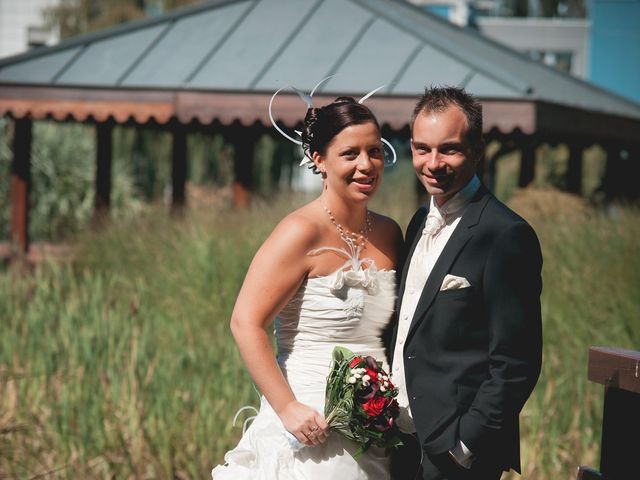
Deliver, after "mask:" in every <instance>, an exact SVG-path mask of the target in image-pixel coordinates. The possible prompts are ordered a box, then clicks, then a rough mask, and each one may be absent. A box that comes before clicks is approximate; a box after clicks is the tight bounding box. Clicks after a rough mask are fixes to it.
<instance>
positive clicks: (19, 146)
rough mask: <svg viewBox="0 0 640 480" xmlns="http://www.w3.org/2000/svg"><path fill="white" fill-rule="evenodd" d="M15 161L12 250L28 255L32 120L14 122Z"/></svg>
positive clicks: (12, 195) (12, 185)
mask: <svg viewBox="0 0 640 480" xmlns="http://www.w3.org/2000/svg"><path fill="white" fill-rule="evenodd" d="M13 125H14V127H13V161H12V163H11V243H12V250H14V251H17V252H18V253H19V255H26V253H27V251H28V250H29V192H30V191H31V140H32V132H31V129H32V121H31V119H29V118H20V119H16V120H14V122H13Z"/></svg>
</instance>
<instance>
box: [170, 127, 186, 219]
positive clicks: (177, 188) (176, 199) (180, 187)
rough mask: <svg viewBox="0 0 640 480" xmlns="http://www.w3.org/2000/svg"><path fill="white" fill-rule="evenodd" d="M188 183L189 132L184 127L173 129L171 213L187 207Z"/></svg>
mask: <svg viewBox="0 0 640 480" xmlns="http://www.w3.org/2000/svg"><path fill="white" fill-rule="evenodd" d="M186 181H187V130H186V128H185V127H184V125H180V124H178V125H176V126H175V127H174V129H173V148H172V157H171V212H172V213H180V212H181V211H182V210H183V207H184V205H185V183H186Z"/></svg>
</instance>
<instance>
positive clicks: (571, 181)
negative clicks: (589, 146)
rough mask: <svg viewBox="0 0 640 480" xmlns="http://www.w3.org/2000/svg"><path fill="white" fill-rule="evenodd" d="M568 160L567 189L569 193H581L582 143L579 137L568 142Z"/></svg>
mask: <svg viewBox="0 0 640 480" xmlns="http://www.w3.org/2000/svg"><path fill="white" fill-rule="evenodd" d="M567 146H568V147H569V161H568V165H567V191H568V192H570V193H577V194H581V193H582V152H583V151H584V143H583V142H581V141H580V140H579V139H572V140H570V141H569V142H568V145H567Z"/></svg>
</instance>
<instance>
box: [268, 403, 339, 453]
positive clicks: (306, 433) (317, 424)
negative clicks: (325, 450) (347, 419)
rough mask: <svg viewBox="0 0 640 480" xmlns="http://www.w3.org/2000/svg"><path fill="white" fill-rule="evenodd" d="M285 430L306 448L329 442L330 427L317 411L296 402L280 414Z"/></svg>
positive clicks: (289, 404)
mask: <svg viewBox="0 0 640 480" xmlns="http://www.w3.org/2000/svg"><path fill="white" fill-rule="evenodd" d="M278 416H279V417H280V420H282V424H283V425H284V428H285V429H286V430H287V431H288V432H290V433H291V434H292V435H293V436H295V437H296V438H297V439H298V441H299V442H300V443H302V444H304V445H306V446H312V445H319V444H321V443H323V442H325V441H326V440H327V437H328V436H329V426H328V425H327V422H326V421H325V420H324V418H323V417H322V415H320V413H319V412H318V411H317V410H314V409H313V408H311V407H309V406H308V405H305V404H303V403H300V402H298V401H296V400H294V401H292V402H289V403H288V404H287V405H286V406H285V407H284V408H283V409H282V411H280V412H278Z"/></svg>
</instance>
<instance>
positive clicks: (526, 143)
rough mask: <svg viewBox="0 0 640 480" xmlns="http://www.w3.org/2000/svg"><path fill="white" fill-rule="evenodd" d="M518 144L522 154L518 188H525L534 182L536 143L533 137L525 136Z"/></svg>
mask: <svg viewBox="0 0 640 480" xmlns="http://www.w3.org/2000/svg"><path fill="white" fill-rule="evenodd" d="M518 143H519V145H520V149H521V152H522V154H521V157H520V175H519V177H518V186H519V187H520V188H524V187H526V186H527V185H529V184H530V183H531V182H532V181H533V178H534V176H535V167H536V143H535V140H534V138H533V137H532V136H523V137H521V139H520V141H519V142H518Z"/></svg>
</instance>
